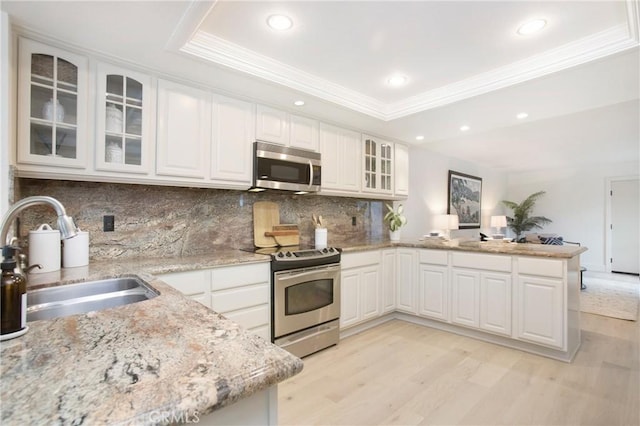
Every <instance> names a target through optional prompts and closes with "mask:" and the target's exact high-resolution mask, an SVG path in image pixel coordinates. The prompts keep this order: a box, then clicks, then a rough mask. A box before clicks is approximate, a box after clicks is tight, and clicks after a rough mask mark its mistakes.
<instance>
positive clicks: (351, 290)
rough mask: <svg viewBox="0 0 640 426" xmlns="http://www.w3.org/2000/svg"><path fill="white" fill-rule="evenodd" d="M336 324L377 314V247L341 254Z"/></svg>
mask: <svg viewBox="0 0 640 426" xmlns="http://www.w3.org/2000/svg"><path fill="white" fill-rule="evenodd" d="M341 263H342V271H341V273H340V298H341V300H340V303H341V307H340V328H346V327H350V326H352V325H355V324H358V323H361V322H364V321H367V320H370V319H374V318H377V317H379V316H380V315H381V309H382V304H381V300H380V297H381V289H380V251H378V250H376V251H368V252H359V253H346V254H344V253H343V255H342V262H341Z"/></svg>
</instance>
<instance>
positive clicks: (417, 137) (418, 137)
mask: <svg viewBox="0 0 640 426" xmlns="http://www.w3.org/2000/svg"><path fill="white" fill-rule="evenodd" d="M416 140H417V141H422V140H424V136H422V135H419V136H416Z"/></svg>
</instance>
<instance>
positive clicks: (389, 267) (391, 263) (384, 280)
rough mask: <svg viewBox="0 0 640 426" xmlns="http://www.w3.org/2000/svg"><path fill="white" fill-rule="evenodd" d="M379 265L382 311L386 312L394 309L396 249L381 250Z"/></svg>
mask: <svg viewBox="0 0 640 426" xmlns="http://www.w3.org/2000/svg"><path fill="white" fill-rule="evenodd" d="M381 265H382V272H381V274H380V279H381V284H380V287H381V289H382V294H381V295H382V313H383V314H387V313H390V312H393V311H395V310H396V249H386V250H382V262H381Z"/></svg>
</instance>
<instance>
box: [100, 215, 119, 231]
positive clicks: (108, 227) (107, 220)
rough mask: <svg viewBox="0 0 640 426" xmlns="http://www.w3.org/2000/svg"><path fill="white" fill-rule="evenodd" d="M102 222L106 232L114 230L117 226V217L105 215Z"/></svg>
mask: <svg viewBox="0 0 640 426" xmlns="http://www.w3.org/2000/svg"><path fill="white" fill-rule="evenodd" d="M102 223H103V228H102V230H103V231H104V232H113V230H114V229H115V227H116V218H115V216H113V215H105V216H103V217H102Z"/></svg>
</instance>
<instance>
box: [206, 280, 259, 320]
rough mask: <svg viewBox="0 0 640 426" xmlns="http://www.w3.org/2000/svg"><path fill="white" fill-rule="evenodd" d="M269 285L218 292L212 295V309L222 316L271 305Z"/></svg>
mask: <svg viewBox="0 0 640 426" xmlns="http://www.w3.org/2000/svg"><path fill="white" fill-rule="evenodd" d="M270 297H271V294H270V289H269V285H268V284H259V285H255V286H247V287H240V288H233V289H228V290H221V291H216V292H214V293H212V294H211V308H212V309H213V310H214V311H216V312H218V313H221V314H224V313H225V312H230V311H235V310H238V309H244V308H248V307H251V306H257V305H264V304H268V303H269V298H270Z"/></svg>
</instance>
